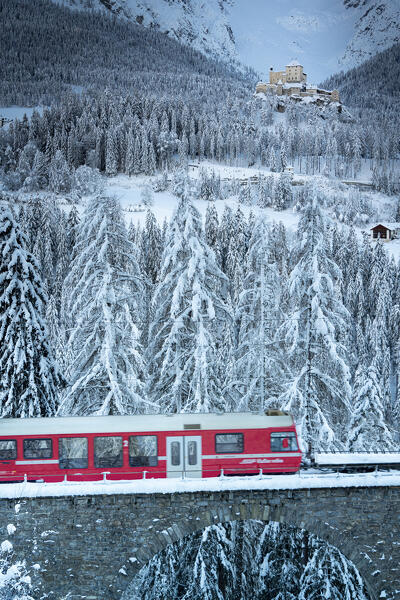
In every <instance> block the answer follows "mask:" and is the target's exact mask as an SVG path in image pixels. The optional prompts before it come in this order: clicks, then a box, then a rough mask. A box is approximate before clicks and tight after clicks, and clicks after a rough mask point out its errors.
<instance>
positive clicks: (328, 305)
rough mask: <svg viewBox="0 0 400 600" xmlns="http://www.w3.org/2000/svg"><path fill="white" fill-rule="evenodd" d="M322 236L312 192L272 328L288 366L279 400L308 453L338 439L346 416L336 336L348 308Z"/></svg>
mask: <svg viewBox="0 0 400 600" xmlns="http://www.w3.org/2000/svg"><path fill="white" fill-rule="evenodd" d="M328 236H329V230H328V228H327V224H326V222H325V220H324V217H323V215H322V212H321V209H320V208H319V206H318V199H317V198H316V197H314V199H313V201H312V202H310V203H309V204H307V205H306V207H305V208H304V210H303V214H302V216H301V219H300V222H299V226H298V231H297V240H298V241H297V244H296V247H295V250H294V257H295V259H294V260H295V261H296V262H295V265H294V267H293V269H292V271H291V273H290V277H289V295H290V310H289V314H288V317H287V319H286V322H284V324H283V325H282V327H280V328H279V329H278V332H277V337H278V338H279V339H280V340H283V352H284V355H283V360H284V362H285V363H287V366H288V369H289V379H288V382H287V387H286V390H285V391H284V392H283V394H282V396H281V398H280V402H281V405H282V406H284V407H285V408H286V409H287V410H289V411H290V412H292V413H293V414H294V415H295V418H296V423H297V426H298V428H299V431H300V435H301V438H302V441H303V444H304V447H305V449H306V450H307V451H308V452H310V451H311V450H315V449H320V450H322V449H323V450H328V449H329V448H332V447H333V446H334V445H337V444H340V443H341V440H343V431H342V426H343V425H344V424H346V423H347V420H348V415H349V404H348V401H349V396H350V385H349V380H350V371H349V368H348V365H347V362H346V348H345V346H344V344H343V342H342V341H341V340H343V335H344V333H345V332H346V331H347V327H348V325H347V323H348V312H347V310H346V309H345V307H344V305H343V303H342V301H341V296H340V293H339V290H340V280H341V277H342V275H341V272H340V269H339V267H338V265H337V264H336V263H335V262H334V261H333V260H332V258H331V256H330V245H329V243H328Z"/></svg>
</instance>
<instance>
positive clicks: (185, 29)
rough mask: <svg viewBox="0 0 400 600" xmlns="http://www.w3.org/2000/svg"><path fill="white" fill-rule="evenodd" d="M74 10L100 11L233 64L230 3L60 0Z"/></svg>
mask: <svg viewBox="0 0 400 600" xmlns="http://www.w3.org/2000/svg"><path fill="white" fill-rule="evenodd" d="M63 1H64V4H66V5H67V6H70V7H75V8H80V7H82V8H92V9H94V10H95V9H100V8H103V9H104V10H105V11H109V12H111V13H113V14H115V15H116V16H118V17H119V18H121V19H126V20H128V21H131V22H135V23H138V24H139V25H143V26H144V27H150V28H152V29H156V30H158V31H161V32H163V33H166V34H167V35H169V37H171V38H173V39H175V40H178V41H179V42H182V43H183V44H186V45H188V46H191V47H192V48H194V49H195V50H199V51H200V52H203V53H204V54H206V55H208V56H210V57H214V58H217V59H223V60H225V61H226V62H231V61H235V62H236V61H237V54H236V49H235V39H234V35H233V32H232V29H231V26H230V24H229V14H228V13H227V6H229V5H230V3H231V0H207V1H205V2H204V1H203V2H199V1H197V0H113V1H112V2H110V1H109V0H63Z"/></svg>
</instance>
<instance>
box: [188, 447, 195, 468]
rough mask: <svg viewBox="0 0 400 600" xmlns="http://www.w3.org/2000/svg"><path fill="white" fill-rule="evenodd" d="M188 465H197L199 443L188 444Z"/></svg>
mask: <svg viewBox="0 0 400 600" xmlns="http://www.w3.org/2000/svg"><path fill="white" fill-rule="evenodd" d="M187 453H188V463H189V465H191V466H193V465H197V442H193V441H190V442H188V444H187Z"/></svg>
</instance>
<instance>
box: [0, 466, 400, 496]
mask: <svg viewBox="0 0 400 600" xmlns="http://www.w3.org/2000/svg"><path fill="white" fill-rule="evenodd" d="M105 477H106V475H105ZM358 487H360V488H368V487H370V488H374V487H400V471H382V472H381V471H376V472H374V473H351V474H349V473H319V472H310V471H300V472H299V473H296V474H293V475H262V476H252V477H249V476H247V477H244V476H243V477H210V478H204V479H188V478H185V479H175V478H174V479H139V480H134V481H93V482H87V481H85V482H68V481H67V482H61V483H28V482H27V483H11V484H3V485H0V499H1V498H4V499H6V498H8V499H18V498H39V497H61V496H98V495H114V494H122V495H126V494H132V495H133V494H175V493H185V492H186V493H187V492H210V493H212V492H224V491H238V490H249V491H250V490H300V489H302V490H304V489H323V488H358Z"/></svg>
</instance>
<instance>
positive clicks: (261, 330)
mask: <svg viewBox="0 0 400 600" xmlns="http://www.w3.org/2000/svg"><path fill="white" fill-rule="evenodd" d="M264 294H265V288H264V245H263V253H262V256H261V297H260V303H261V318H260V336H259V340H260V345H261V346H262V347H261V348H260V351H261V389H260V409H259V410H260V414H262V413H263V410H264V396H265V384H264V378H265V343H264V342H265V340H264V335H265V330H264Z"/></svg>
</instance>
